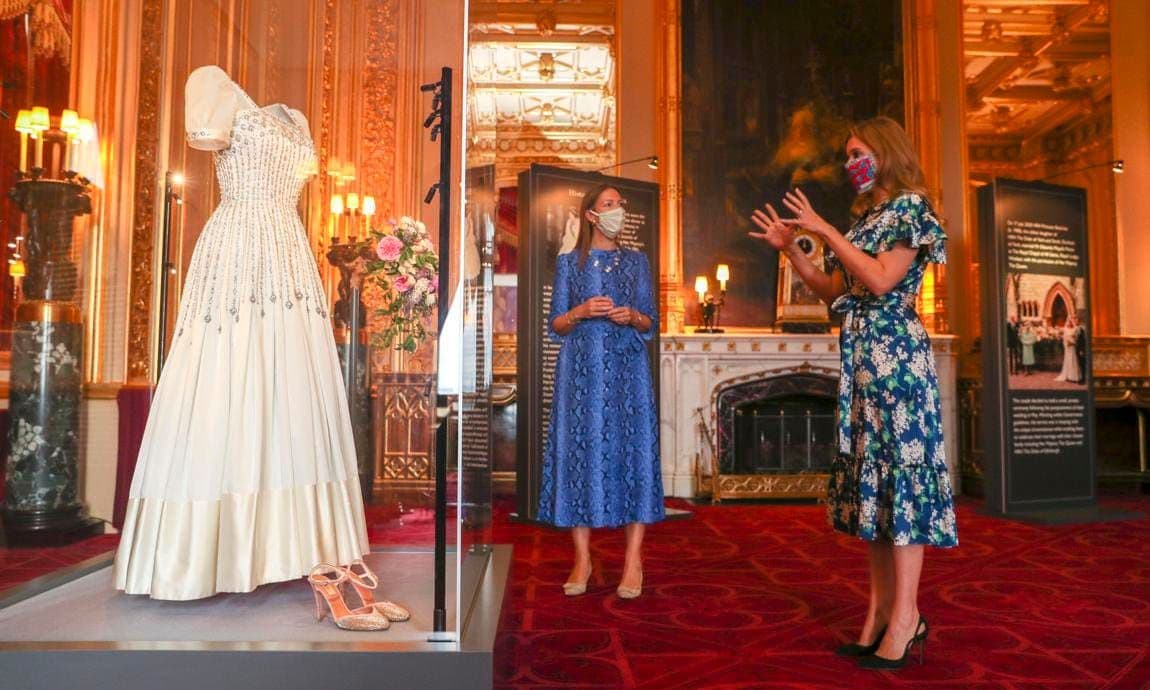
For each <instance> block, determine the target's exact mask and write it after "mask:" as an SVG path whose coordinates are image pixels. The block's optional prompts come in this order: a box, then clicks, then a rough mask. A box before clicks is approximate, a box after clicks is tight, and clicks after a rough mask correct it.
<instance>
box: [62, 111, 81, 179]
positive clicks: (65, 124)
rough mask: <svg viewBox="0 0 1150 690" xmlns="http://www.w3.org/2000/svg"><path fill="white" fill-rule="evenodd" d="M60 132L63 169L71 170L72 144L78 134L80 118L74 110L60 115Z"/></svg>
mask: <svg viewBox="0 0 1150 690" xmlns="http://www.w3.org/2000/svg"><path fill="white" fill-rule="evenodd" d="M60 131H61V132H63V133H64V169H65V170H71V169H72V143H73V142H74V141H75V140H76V135H78V134H79V133H80V116H79V115H77V114H76V111H75V110H65V111H64V112H62V113H60Z"/></svg>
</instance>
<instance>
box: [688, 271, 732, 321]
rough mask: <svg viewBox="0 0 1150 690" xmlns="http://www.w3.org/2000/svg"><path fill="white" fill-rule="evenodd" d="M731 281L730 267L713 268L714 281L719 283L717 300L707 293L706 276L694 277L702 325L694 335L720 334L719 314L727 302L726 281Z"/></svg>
mask: <svg viewBox="0 0 1150 690" xmlns="http://www.w3.org/2000/svg"><path fill="white" fill-rule="evenodd" d="M730 279H731V267H730V266H728V265H727V264H719V265H718V266H716V267H715V280H718V281H719V298H718V299H715V296H714V295H713V294H711V293H710V292H708V289H709V285H708V282H707V276H695V292H696V293H697V294H698V295H699V311H700V314H701V316H702V321H703V325H702V326H701V327H699V328H696V329H695V332H696V333H722V332H723V329H721V328H719V314H720V313H721V312H722V310H723V303H724V302H726V300H727V281H729V280H730Z"/></svg>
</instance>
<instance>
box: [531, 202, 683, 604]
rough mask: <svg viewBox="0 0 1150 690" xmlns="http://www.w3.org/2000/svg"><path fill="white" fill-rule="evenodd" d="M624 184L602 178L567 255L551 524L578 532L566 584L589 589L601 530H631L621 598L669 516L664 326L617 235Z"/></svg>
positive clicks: (548, 463) (545, 503)
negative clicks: (664, 463) (655, 342)
mask: <svg viewBox="0 0 1150 690" xmlns="http://www.w3.org/2000/svg"><path fill="white" fill-rule="evenodd" d="M623 204H624V201H623V198H622V197H621V196H620V194H619V191H618V190H617V189H615V188H614V187H611V186H608V185H601V186H599V187H597V188H595V189H593V190H591V191H590V192H588V193H587V195H586V196H585V197H584V198H583V204H582V208H581V209H580V212H579V218H580V222H581V224H582V227H581V228H580V231H579V245H578V247H577V248H576V249H575V251H571V252H568V253H566V254H561V255H559V257H558V259H557V261H556V268H555V283H554V286H555V287H554V293H553V295H552V298H551V316H550V321H549V325H550V332H551V336H552V337H553V338H558V339H560V340H561V341H562V343H563V344H562V346H561V348H560V350H559V359H558V361H557V362H556V365H555V387H554V394H553V396H552V403H551V415H550V421H549V431H548V434H547V443H546V448H545V451H544V461H543V478H542V485H541V487H540V492H539V519H540V520H542V521H543V522H547V523H550V524H552V525H555V526H556V527H569V528H571V536H572V539H573V540H574V542H575V563H574V565H573V566H572V568H571V574H570V576H569V577H568V578H567V583H566V584H565V585H563V591H564V592H565V593H566V594H567V595H568V596H576V595H579V594H583V593H584V592H586V591H587V582H588V580H589V579H590V577H591V551H590V546H591V528H593V527H624V528H625V530H626V537H627V550H626V556H625V559H624V565H623V577H622V579H621V580H620V583H619V587H618V589H617V590H616V591H617V593H618V595H619V596H620V597H623V598H625V599H633V598H635V597H638V596H639V594H640V593H641V592H642V587H643V561H642V546H643V531H644V527H645V525H646V524H647V523H651V522H658V521H660V520H662V519H663V481H662V478H661V477H660V472H659V427H658V424H659V422H658V415H657V411H656V409H655V394H654V388H653V386H652V383H651V369H650V364H649V360H648V358H647V346H646V341H648V340H650V339H651V337H652V336H653V335H654V334H655V333H657V332H658V328H659V326H658V310H657V309H656V306H655V294H654V288H653V285H652V282H651V268H650V265H649V264H648V262H647V257H646V255H645V254H643V253H642V252H638V251H634V250H631V249H624V248H622V247H620V246H619V245H618V244H616V242H615V240H616V238H617V237H618V235H619V231H620V230H621V229H622V227H623V220H624V215H625V212H624V210H623Z"/></svg>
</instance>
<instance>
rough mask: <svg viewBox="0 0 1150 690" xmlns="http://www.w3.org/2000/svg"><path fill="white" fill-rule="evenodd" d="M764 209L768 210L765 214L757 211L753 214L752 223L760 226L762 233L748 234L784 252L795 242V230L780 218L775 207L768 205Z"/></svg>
mask: <svg viewBox="0 0 1150 690" xmlns="http://www.w3.org/2000/svg"><path fill="white" fill-rule="evenodd" d="M763 208H765V209H766V211H765V212H764V211H762V210H760V209H755V210H754V212H752V213H751V222H752V223H754V224H755V225H757V226H759V228H760V229H761V230H762V232H748V233H747V234H748V235H750V236H751V237H754V238H755V239H757V240H766V241H767V243H768V244H770V245H771V246H772V247H774V248H775V249H777V250H779V251H783V250H784V249H786V248H787V247H788V246H790V244H791V243H792V242H794V241H795V230H794V228H792V227H790V226H789V225H787V224H786V223H785V222H783V219H781V218H779V214H778V212H777V211H775V207H774V206H771V205H770V204H766V205H765V206H764V207H763Z"/></svg>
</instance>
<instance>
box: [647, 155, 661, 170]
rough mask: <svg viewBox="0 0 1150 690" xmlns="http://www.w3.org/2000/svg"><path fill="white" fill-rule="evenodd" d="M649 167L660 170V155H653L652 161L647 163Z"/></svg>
mask: <svg viewBox="0 0 1150 690" xmlns="http://www.w3.org/2000/svg"><path fill="white" fill-rule="evenodd" d="M647 167H648V168H650V169H652V170H658V169H659V157H658V156H651V162H650V163H647Z"/></svg>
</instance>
